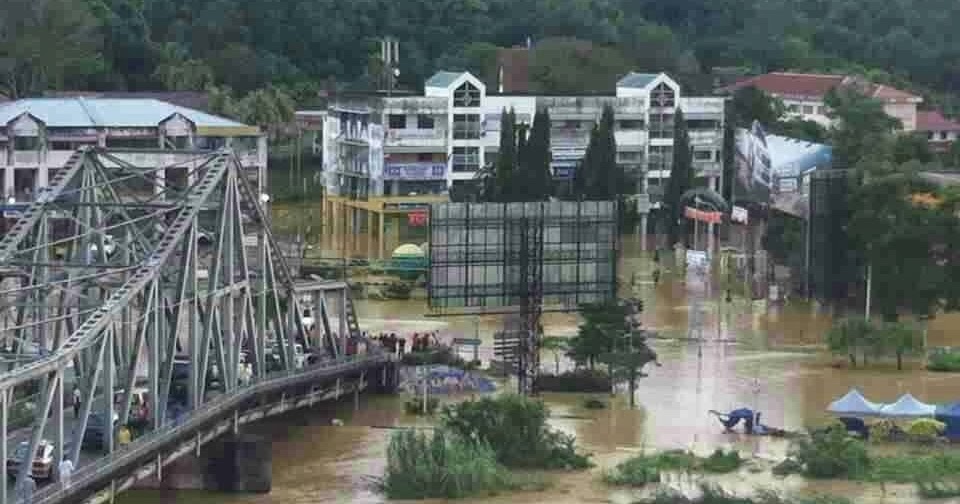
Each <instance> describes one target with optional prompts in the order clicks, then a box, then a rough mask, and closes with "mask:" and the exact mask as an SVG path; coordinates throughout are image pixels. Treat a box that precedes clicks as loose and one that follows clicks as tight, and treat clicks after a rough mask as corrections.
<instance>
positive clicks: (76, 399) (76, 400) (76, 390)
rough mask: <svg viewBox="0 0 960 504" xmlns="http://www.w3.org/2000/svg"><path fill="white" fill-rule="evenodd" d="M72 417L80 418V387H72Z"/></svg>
mask: <svg viewBox="0 0 960 504" xmlns="http://www.w3.org/2000/svg"><path fill="white" fill-rule="evenodd" d="M73 418H80V387H77V386H74V387H73Z"/></svg>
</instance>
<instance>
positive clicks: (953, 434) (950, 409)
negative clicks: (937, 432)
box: [936, 402, 960, 441]
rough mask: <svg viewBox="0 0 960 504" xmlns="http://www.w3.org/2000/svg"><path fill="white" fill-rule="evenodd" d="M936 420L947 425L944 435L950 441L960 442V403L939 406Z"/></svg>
mask: <svg viewBox="0 0 960 504" xmlns="http://www.w3.org/2000/svg"><path fill="white" fill-rule="evenodd" d="M936 419H937V420H939V421H941V422H943V423H944V424H946V426H947V428H946V429H945V430H944V431H943V435H944V436H946V437H947V439H949V440H950V441H958V440H960V402H955V403H951V404H941V405H938V406H937V411H936Z"/></svg>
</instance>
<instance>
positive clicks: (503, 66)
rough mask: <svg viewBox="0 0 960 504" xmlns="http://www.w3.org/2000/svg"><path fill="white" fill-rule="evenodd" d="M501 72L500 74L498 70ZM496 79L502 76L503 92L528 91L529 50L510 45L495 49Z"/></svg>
mask: <svg viewBox="0 0 960 504" xmlns="http://www.w3.org/2000/svg"><path fill="white" fill-rule="evenodd" d="M501 71H502V72H503V74H502V76H501V75H500V72H501ZM497 74H498V75H497V79H500V78H502V79H503V82H498V84H502V85H503V92H504V93H527V92H529V91H530V50H529V49H527V48H526V47H512V48H509V49H500V50H498V51H497Z"/></svg>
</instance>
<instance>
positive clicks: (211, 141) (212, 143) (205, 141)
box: [193, 136, 227, 150]
mask: <svg viewBox="0 0 960 504" xmlns="http://www.w3.org/2000/svg"><path fill="white" fill-rule="evenodd" d="M193 145H194V146H195V147H196V148H198V149H204V150H218V149H222V148H224V147H226V146H227V139H226V138H224V137H209V136H198V137H194V139H193Z"/></svg>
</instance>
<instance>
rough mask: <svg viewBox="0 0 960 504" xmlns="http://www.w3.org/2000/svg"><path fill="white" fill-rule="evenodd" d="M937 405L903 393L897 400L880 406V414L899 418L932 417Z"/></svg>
mask: <svg viewBox="0 0 960 504" xmlns="http://www.w3.org/2000/svg"><path fill="white" fill-rule="evenodd" d="M936 410H937V407H936V406H935V405H933V404H927V403H922V402H920V401H918V400H917V398H915V397H913V396H912V395H910V394H904V395H903V396H902V397H900V399H897V402H895V403H893V404H886V405H884V406H883V407H882V408H880V413H879V414H880V416H887V417H899V418H918V417H932V416H933V415H934V413H936Z"/></svg>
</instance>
